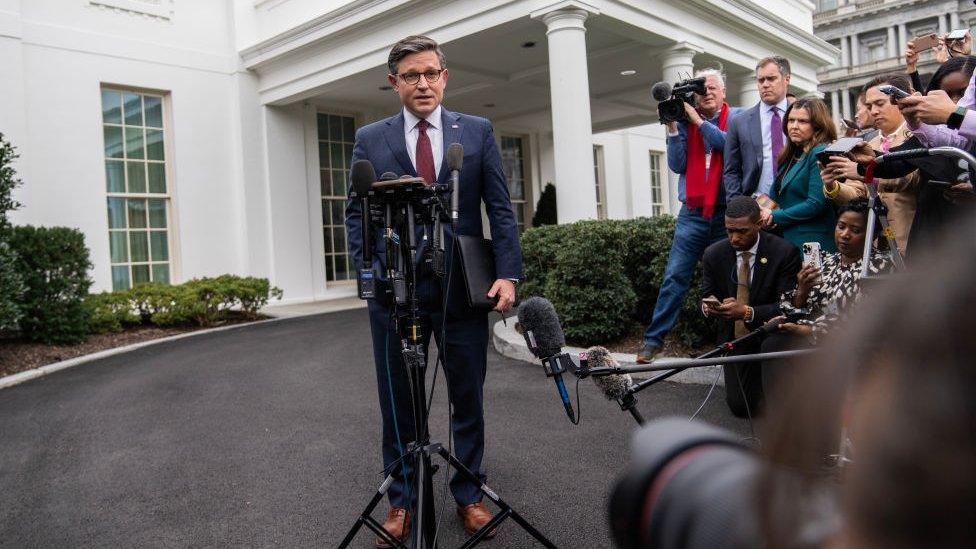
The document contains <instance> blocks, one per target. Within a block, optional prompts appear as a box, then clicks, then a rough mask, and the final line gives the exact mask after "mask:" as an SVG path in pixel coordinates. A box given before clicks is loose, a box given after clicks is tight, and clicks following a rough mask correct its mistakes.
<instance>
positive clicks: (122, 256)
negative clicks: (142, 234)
mask: <svg viewBox="0 0 976 549" xmlns="http://www.w3.org/2000/svg"><path fill="white" fill-rule="evenodd" d="M108 238H109V248H110V249H111V251H112V263H125V262H126V261H129V243H128V242H127V241H126V239H125V231H109V233H108Z"/></svg>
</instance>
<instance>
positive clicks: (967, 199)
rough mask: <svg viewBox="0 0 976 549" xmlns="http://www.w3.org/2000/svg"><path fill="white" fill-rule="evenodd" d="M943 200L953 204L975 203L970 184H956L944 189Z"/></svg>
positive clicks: (975, 197)
mask: <svg viewBox="0 0 976 549" xmlns="http://www.w3.org/2000/svg"><path fill="white" fill-rule="evenodd" d="M942 194H943V195H944V196H945V199H946V200H948V201H949V202H952V203H953V204H972V203H973V202H976V194H973V184H972V183H956V184H955V185H953V186H951V187H949V188H948V189H946V191H945V192H944V193H942Z"/></svg>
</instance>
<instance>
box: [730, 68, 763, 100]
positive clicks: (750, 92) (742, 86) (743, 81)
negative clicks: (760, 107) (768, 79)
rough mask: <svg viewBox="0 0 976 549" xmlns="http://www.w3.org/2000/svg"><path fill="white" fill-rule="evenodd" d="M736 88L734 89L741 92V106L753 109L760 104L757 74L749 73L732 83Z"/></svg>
mask: <svg viewBox="0 0 976 549" xmlns="http://www.w3.org/2000/svg"><path fill="white" fill-rule="evenodd" d="M730 84H732V85H733V86H735V88H732V89H736V88H737V89H738V90H739V105H740V106H742V107H745V108H748V107H751V106H753V105H755V104H756V103H758V102H759V84H757V83H756V74H755V73H752V72H750V73H748V74H745V75H743V76H740V77H738V78H736V79H735V80H733V81H731V82H730Z"/></svg>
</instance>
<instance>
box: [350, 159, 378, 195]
mask: <svg viewBox="0 0 976 549" xmlns="http://www.w3.org/2000/svg"><path fill="white" fill-rule="evenodd" d="M351 171H352V176H351V179H352V190H353V191H354V192H355V193H356V196H358V197H364V196H366V195H367V194H369V189H370V187H372V186H373V183H374V182H375V181H376V170H374V169H373V164H372V163H371V162H370V161H369V160H357V161H355V162H353V163H352V169H351Z"/></svg>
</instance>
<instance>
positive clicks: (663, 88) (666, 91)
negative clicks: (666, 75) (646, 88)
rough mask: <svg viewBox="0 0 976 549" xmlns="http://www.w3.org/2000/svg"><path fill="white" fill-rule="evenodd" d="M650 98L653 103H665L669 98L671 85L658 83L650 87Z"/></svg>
mask: <svg viewBox="0 0 976 549" xmlns="http://www.w3.org/2000/svg"><path fill="white" fill-rule="evenodd" d="M651 97H653V98H654V100H655V101H658V102H661V101H667V100H668V98H670V97H671V84H668V83H667V82H658V83H657V84H654V85H653V86H651Z"/></svg>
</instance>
